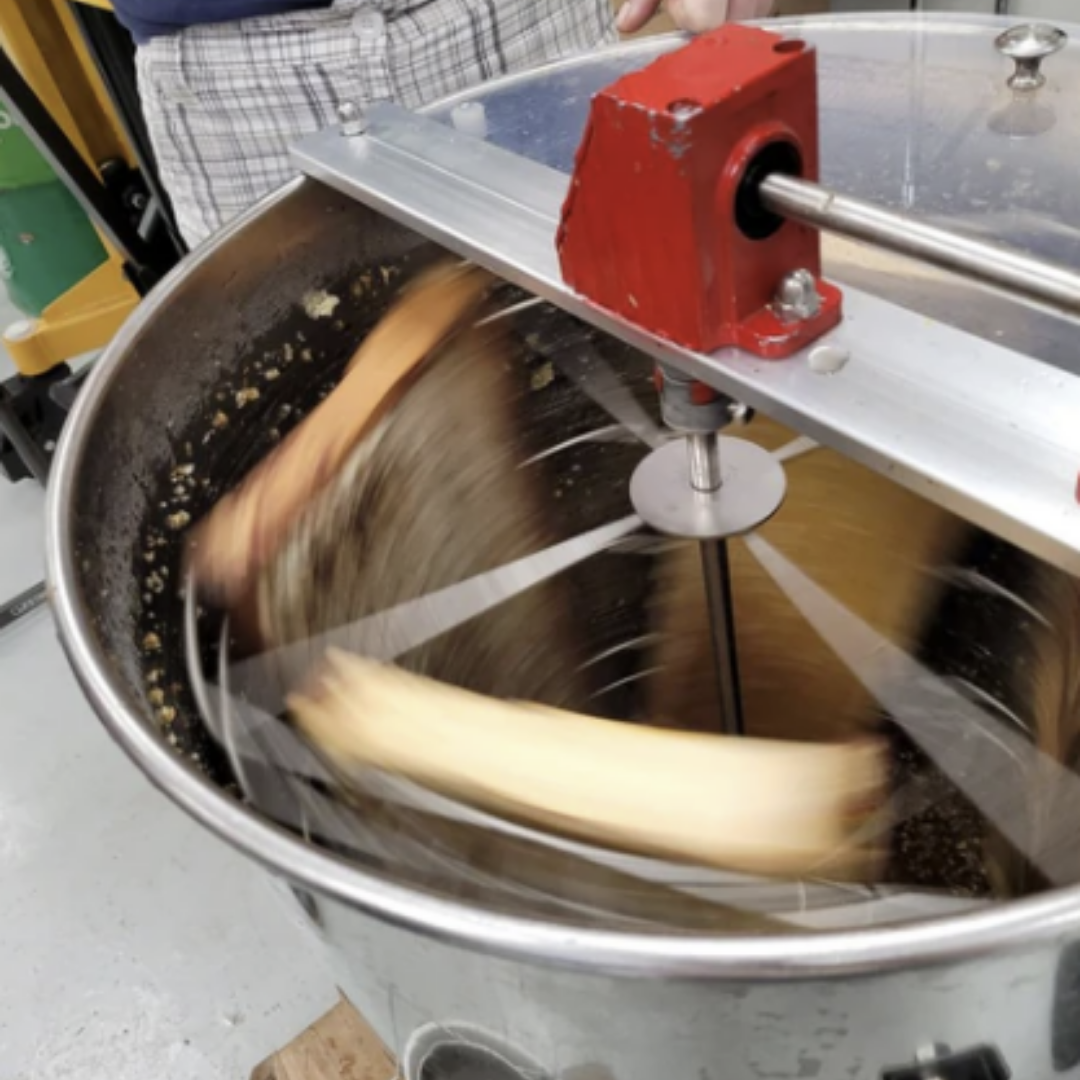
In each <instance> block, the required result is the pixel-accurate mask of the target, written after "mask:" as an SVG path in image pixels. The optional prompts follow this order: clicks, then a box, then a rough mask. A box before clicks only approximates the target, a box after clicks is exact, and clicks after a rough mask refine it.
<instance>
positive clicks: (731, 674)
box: [686, 432, 744, 735]
mask: <svg viewBox="0 0 1080 1080" xmlns="http://www.w3.org/2000/svg"><path fill="white" fill-rule="evenodd" d="M686 446H687V453H688V456H689V461H690V486H691V487H692V488H693V489H694V490H695V491H696V492H701V493H702V494H707V493H715V492H717V491H719V490H720V486H721V484H722V482H723V481H722V479H721V471H720V439H719V436H718V435H717V434H716V433H715V432H707V433H693V434H690V435H687V437H686ZM700 547H701V569H702V574H703V576H704V579H705V596H706V599H707V601H708V605H709V624H710V627H711V632H712V643H713V659H714V662H715V667H716V680H717V689H718V691H719V700H720V726H721V728H722V730H723V731H724V734H726V735H742V734H743V731H744V729H743V717H742V701H741V699H740V695H739V661H738V653H737V651H736V647H735V621H734V617H733V611H732V609H733V604H732V597H731V574H730V568H729V565H728V550H727V541H726V540H703V541H701V544H700Z"/></svg>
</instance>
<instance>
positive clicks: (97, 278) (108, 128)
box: [0, 0, 139, 375]
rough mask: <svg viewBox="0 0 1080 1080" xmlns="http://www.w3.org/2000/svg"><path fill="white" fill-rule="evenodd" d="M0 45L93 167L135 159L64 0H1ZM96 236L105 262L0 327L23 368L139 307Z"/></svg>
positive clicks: (102, 334) (44, 361)
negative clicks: (36, 314)
mask: <svg viewBox="0 0 1080 1080" xmlns="http://www.w3.org/2000/svg"><path fill="white" fill-rule="evenodd" d="M80 2H88V0H80ZM89 2H90V3H91V5H92V6H93V7H101V8H109V7H110V6H111V5H109V4H108V3H105V2H103V0H89ZM0 46H2V47H3V49H4V51H5V52H6V53H7V54H8V56H9V57H10V58H11V60H12V62H13V63H14V64H15V66H16V67H17V68H18V69H19V71H20V73H21V74H22V77H23V78H24V79H25V80H26V81H27V83H29V84H30V86H31V87H32V88H33V90H34V93H35V94H37V96H38V97H39V98H40V99H41V102H42V104H43V105H44V107H45V108H46V110H48V112H49V114H50V115H51V116H52V117H53V119H54V120H55V121H56V122H57V123H58V124H59V125H60V127H61V128H62V129H63V131H64V134H65V135H66V136H67V137H68V139H69V140H71V143H72V145H74V146H75V148H76V149H77V150H78V151H79V153H80V154H81V155H82V156H83V158H84V159H85V160H86V162H87V163H88V164H89V165H90V166H91V167H92V168H94V169H95V170H96V169H97V167H98V166H99V165H100V164H101V163H102V162H104V161H109V160H120V161H124V162H126V163H127V164H128V165H133V164H134V155H133V153H132V151H131V148H130V146H129V145H128V143H127V140H126V139H125V137H124V134H123V129H122V127H121V125H120V122H119V119H118V118H117V116H116V112H115V110H114V109H113V107H112V102H111V101H110V100H109V95H108V92H107V91H106V89H105V86H104V84H103V83H102V81H101V78H100V76H99V75H98V73H97V70H96V69H95V67H94V63H93V60H92V59H91V57H90V55H89V53H88V51H87V49H86V47H85V45H84V44H83V41H82V38H81V36H80V34H79V30H78V27H77V25H76V24H75V20H74V19H73V18H72V15H71V12H70V10H69V9H68V7H67V0H0ZM102 243H103V244H104V245H105V249H106V251H107V252H108V259H107V261H106V262H105V263H103V264H102V265H101V266H100V267H98V269H97V270H95V271H94V272H93V273H91V274H90V275H89V276H88V277H86V278H84V279H83V280H82V281H81V282H79V284H78V285H76V286H75V287H74V288H72V289H69V290H68V291H67V292H66V293H64V295H63V296H61V297H59V298H58V299H57V300H55V301H54V302H53V303H52V304H51V305H49V307H48V308H47V309H46V311H45V312H44V313H43V314H42V316H41V318H39V319H33V320H26V321H23V322H20V323H16V324H15V325H14V326H12V327H10V328H9V329H8V331H7V332H6V333H5V334H4V338H3V340H4V344H5V345H6V346H7V349H8V351H9V352H10V353H11V357H12V359H13V360H14V362H15V366H16V368H17V369H18V370H19V372H20V373H21V374H23V375H42V374H44V373H45V372H47V371H49V370H51V369H52V368H54V367H56V366H57V365H59V364H62V363H64V362H65V361H67V360H70V359H73V358H74V357H76V356H82V355H84V354H85V353H89V352H93V351H95V350H97V349H100V348H102V347H103V346H105V345H106V344H108V342H109V340H110V339H111V338H112V336H113V334H115V333H116V331H117V329H118V328H119V327H120V325H121V324H122V323H123V322H124V320H125V319H126V318H127V316H128V315H130V314H131V312H132V311H133V310H134V309H135V307H136V306H137V304H138V302H139V296H138V293H137V292H136V291H135V289H134V288H133V287H132V285H131V284H130V283H129V282H128V281H127V280H126V278H125V277H124V275H123V269H122V266H123V263H122V260H121V258H120V256H119V255H118V254H117V253H116V251H115V250H114V249H113V248H112V247H111V246H110V245H109V244H108V242H107V241H106V240H105V239H104V237H102Z"/></svg>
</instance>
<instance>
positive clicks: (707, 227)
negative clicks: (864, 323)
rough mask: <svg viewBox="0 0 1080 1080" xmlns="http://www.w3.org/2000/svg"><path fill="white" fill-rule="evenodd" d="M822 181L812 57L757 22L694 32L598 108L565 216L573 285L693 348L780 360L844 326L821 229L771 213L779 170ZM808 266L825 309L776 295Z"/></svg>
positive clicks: (622, 82)
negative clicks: (768, 201) (788, 309)
mask: <svg viewBox="0 0 1080 1080" xmlns="http://www.w3.org/2000/svg"><path fill="white" fill-rule="evenodd" d="M778 172H779V173H786V174H788V175H793V176H799V177H802V178H805V179H808V180H817V177H818V101H817V60H816V54H815V53H814V51H813V49H811V48H810V47H808V46H807V45H806V44H805V43H804V42H802V41H796V40H790V39H785V38H783V37H780V36H779V35H777V34H773V33H770V32H768V31H765V30H759V29H756V28H753V27H746V26H738V25H729V26H724V27H723V28H721V29H719V30H716V31H714V32H712V33H709V34H705V35H702V36H701V37H698V38H695V39H694V40H693V41H691V42H690V43H689V44H687V45H686V46H684V47H682V48H679V49H677V50H675V51H674V52H671V53H668V54H666V55H664V56H663V57H661V58H660V59H658V60H656V61H655V62H654V63H652V64H650V65H649V66H648V67H646V68H644V69H642V70H641V71H637V72H634V73H632V74H630V75H626V76H624V77H623V78H621V79H619V80H618V81H617V82H615V83H614V84H613V85H612V86H610V87H608V88H607V89H606V90H603V91H601V92H600V93H599V94H597V95H596V97H595V98H594V99H593V102H592V108H591V112H590V116H589V122H588V126H587V128H586V131H585V137H584V139H583V141H582V144H581V146H580V148H579V150H578V154H577V161H576V163H575V168H574V176H573V179H572V182H571V185H570V191H569V194H568V196H567V199H566V202H565V204H564V206H563V211H562V220H561V222H560V226H559V231H558V234H557V240H556V243H557V246H558V252H559V260H560V263H561V267H562V273H563V277H564V279H565V281H566V283H567V284H568V285H569V286H570V287H571V288H573V289H574V290H575V291H577V292H578V293H580V294H581V295H583V296H585V297H586V298H588V299H589V300H591V301H592V302H593V303H595V304H597V305H599V306H600V307H602V308H604V309H606V310H607V311H609V312H612V313H614V314H616V315H619V316H621V317H622V318H624V319H626V320H627V321H629V322H632V323H634V324H635V325H637V326H639V327H641V328H642V329H645V330H648V331H649V332H651V333H653V334H655V335H657V336H659V337H662V338H665V339H668V340H670V341H673V342H675V343H676V344H678V345H682V346H684V347H686V348H689V349H693V350H695V351H697V352H713V351H715V350H716V349H720V348H723V347H725V346H737V347H739V348H741V349H745V350H746V351H748V352H751V353H755V354H757V355H758V356H762V357H767V358H770V359H778V358H782V357H785V356H790V355H791V354H792V353H793V352H795V351H796V350H798V349H800V348H802V347H803V346H804V345H806V344H808V343H809V342H811V341H813V340H814V339H815V338H817V337H820V336H821V335H822V334H823V333H825V332H826V331H827V330H830V329H832V328H833V327H834V326H835V325H836V324H837V323H838V322H839V321H840V317H841V295H840V291H839V290H838V289H836V288H835V287H834V286H832V285H829V284H827V283H826V282H823V281H822V280H821V240H820V236H819V234H818V232H817V231H816V230H815V229H812V228H810V227H807V226H804V225H800V224H798V223H796V222H793V221H785V220H784V219H782V218H779V217H776V216H775V215H773V214H771V213H770V212H769V211H768V210H767V209H766V208H765V207H764V206H763V205H762V203H761V200H760V197H759V193H758V185H759V184H760V181H761V180H762V179H764V178H765V177H766V176H767V175H769V174H770V173H778ZM796 270H805V271H808V272H809V273H810V274H811V275H813V277H814V278H815V280H816V281H817V285H818V294H819V297H820V304H819V305H818V307H817V310H816V312H814V313H812V314H810V315H808V316H807V317H805V318H801V319H793V318H791V317H790V315H788V314H786V313H784V312H782V311H780V310H778V309H777V308H776V305H775V304H774V299H775V297H776V294H777V290H778V288H779V286H780V283H781V281H783V280H784V278H785V276H786V275H788V274H790V273H792V272H793V271H796Z"/></svg>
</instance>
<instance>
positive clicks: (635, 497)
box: [630, 437, 787, 540]
mask: <svg viewBox="0 0 1080 1080" xmlns="http://www.w3.org/2000/svg"><path fill="white" fill-rule="evenodd" d="M719 443H720V474H721V477H722V483H721V486H720V488H719V489H718V490H717V491H713V492H705V491H695V490H694V489H693V488H692V487H691V486H690V466H689V461H688V458H687V448H686V441H685V440H684V439H675V440H673V441H672V442H669V443H667V444H665V445H664V446H661V447H660V449H658V450H654V451H653V452H652V453H651V454H650V455H649V456H648V457H647V458H645V460H644V461H642V462H641V464H640V465H638V467H637V468H636V469H635V470H634V475H633V476H632V477H631V478H630V501H631V502H632V503H633V504H634V509H635V510H636V511H637V513H638V516H639V517H640V518H641V519H642V520H643V521H644V522H645V523H646V524H647V525H649V526H651V527H652V528H654V529H655V530H656V531H657V532H661V533H664V534H665V535H666V536H678V537H682V538H683V539H687V540H721V539H723V538H724V537H728V536H741V535H743V534H745V533H748V532H751V531H752V530H753V529H756V528H757V527H758V526H759V525H762V524H764V523H765V522H766V521H768V520H769V518H771V517H772V516H773V514H775V513H776V511H777V510H778V509H779V508H780V504H781V503H782V502H783V501H784V495H785V493H786V492H787V477H786V476H785V475H784V470H783V467H782V466H781V465H780V463H779V462H778V461H777V460H776V459H775V458H774V457H773V456H772V454H770V453H769V452H768V451H766V450H762V449H761V447H760V446H755V445H754V444H753V443H750V442H746V441H745V440H744V439H732V438H724V437H722V438H721V439H720V440H719Z"/></svg>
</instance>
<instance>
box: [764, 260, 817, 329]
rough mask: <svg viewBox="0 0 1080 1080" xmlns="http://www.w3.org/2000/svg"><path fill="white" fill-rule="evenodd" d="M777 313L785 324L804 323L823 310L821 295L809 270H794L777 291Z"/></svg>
mask: <svg viewBox="0 0 1080 1080" xmlns="http://www.w3.org/2000/svg"><path fill="white" fill-rule="evenodd" d="M774 306H775V307H776V313H777V314H778V315H779V316H780V318H781V320H782V321H783V322H803V321H804V320H805V319H812V318H813V317H814V316H815V315H817V313H818V312H819V311H820V310H821V293H819V292H818V288H817V282H816V281H815V280H814V275H813V274H811V273H810V271H809V270H794V271H792V272H791V273H790V274H788V275H787V276H786V277H785V278H784V279H783V280H782V281H781V282H780V287H779V288H778V289H777V290H776V300H775V302H774Z"/></svg>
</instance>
